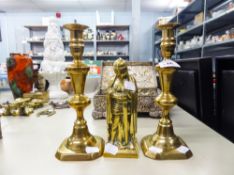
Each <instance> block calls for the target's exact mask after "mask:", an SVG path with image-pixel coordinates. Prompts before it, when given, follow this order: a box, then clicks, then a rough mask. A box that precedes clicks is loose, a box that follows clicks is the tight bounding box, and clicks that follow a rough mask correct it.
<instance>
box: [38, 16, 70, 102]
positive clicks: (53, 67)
mask: <svg viewBox="0 0 234 175" xmlns="http://www.w3.org/2000/svg"><path fill="white" fill-rule="evenodd" d="M67 65H68V64H67V63H66V62H65V57H64V45H63V42H62V39H61V31H60V26H59V25H58V21H57V19H56V18H54V17H51V19H50V20H49V25H48V31H47V33H46V34H45V40H44V59H43V61H42V62H41V70H40V72H41V74H42V75H43V76H44V77H45V79H47V80H48V81H49V83H50V87H49V96H50V98H51V99H63V98H67V97H68V94H67V93H66V92H64V91H62V90H61V89H60V81H61V80H62V79H64V78H65V77H66V72H65V68H66V66H67Z"/></svg>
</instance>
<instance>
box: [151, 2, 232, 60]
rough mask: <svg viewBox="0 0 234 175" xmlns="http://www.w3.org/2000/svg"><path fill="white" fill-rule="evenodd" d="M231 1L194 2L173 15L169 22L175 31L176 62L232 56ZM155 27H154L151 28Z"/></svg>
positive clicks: (155, 48) (155, 44)
mask: <svg viewBox="0 0 234 175" xmlns="http://www.w3.org/2000/svg"><path fill="white" fill-rule="evenodd" d="M233 17H234V1H233V0H194V1H192V2H191V3H190V4H189V5H188V6H187V7H186V8H184V9H183V10H182V11H180V12H179V13H178V14H177V15H175V16H174V17H173V18H172V19H171V21H175V22H177V23H178V27H177V29H176V40H177V47H176V50H175V55H174V57H175V58H176V59H180V58H181V59H183V58H195V57H204V56H217V55H224V54H225V55H227V54H229V55H232V54H234V51H233V47H234V46H233V43H234V39H233V38H234V35H233V33H234V29H233V26H234V22H233ZM154 28H155V26H154ZM158 33H159V32H158V31H156V32H155V33H154V45H153V48H154V55H153V58H155V57H157V58H160V57H161V56H160V55H156V54H155V53H157V52H158V51H157V50H159V48H160V38H157V37H155V35H158Z"/></svg>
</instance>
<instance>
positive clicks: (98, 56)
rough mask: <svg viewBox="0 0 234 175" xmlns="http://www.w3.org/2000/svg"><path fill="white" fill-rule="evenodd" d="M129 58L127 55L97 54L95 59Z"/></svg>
mask: <svg viewBox="0 0 234 175" xmlns="http://www.w3.org/2000/svg"><path fill="white" fill-rule="evenodd" d="M119 57H121V58H129V56H128V55H97V59H100V58H119Z"/></svg>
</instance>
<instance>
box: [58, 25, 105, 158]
mask: <svg viewBox="0 0 234 175" xmlns="http://www.w3.org/2000/svg"><path fill="white" fill-rule="evenodd" d="M64 28H65V29H68V30H69V31H70V50H71V54H72V56H73V64H71V65H70V66H69V67H67V69H66V71H67V72H68V74H69V75H70V77H71V80H72V86H73V89H74V93H75V95H74V96H73V97H72V98H71V99H70V100H69V105H70V106H71V107H72V108H74V109H75V110H76V113H77V119H76V121H75V123H74V127H73V132H72V135H71V136H70V137H69V138H67V139H65V140H64V142H63V143H62V144H61V146H60V147H59V149H58V151H57V153H56V155H55V156H56V157H57V158H58V159H59V160H73V161H75V160H93V159H96V158H98V157H100V156H102V154H103V151H104V140H103V139H102V138H101V137H98V136H93V135H91V134H90V132H89V130H88V127H87V124H86V121H85V119H84V117H83V111H84V109H85V108H86V107H87V106H88V105H89V104H90V99H89V98H88V97H86V96H85V95H84V87H85V80H86V76H87V73H88V71H89V67H88V66H87V65H85V64H84V63H83V62H82V55H83V52H84V40H83V31H84V30H85V29H86V28H87V26H85V25H81V24H76V23H75V24H66V25H64Z"/></svg>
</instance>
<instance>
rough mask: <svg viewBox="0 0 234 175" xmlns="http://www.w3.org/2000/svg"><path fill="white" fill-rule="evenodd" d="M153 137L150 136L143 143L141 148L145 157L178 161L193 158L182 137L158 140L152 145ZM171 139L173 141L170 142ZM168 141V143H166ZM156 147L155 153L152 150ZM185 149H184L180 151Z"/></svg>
mask: <svg viewBox="0 0 234 175" xmlns="http://www.w3.org/2000/svg"><path fill="white" fill-rule="evenodd" d="M152 137H155V136H154V135H148V136H146V137H144V138H143V139H142V141H141V147H142V150H143V153H144V154H145V156H147V157H149V158H151V159H156V160H177V159H188V158H190V157H192V155H193V154H192V152H191V150H190V149H189V147H188V146H187V145H186V144H185V142H184V141H183V140H182V139H181V138H180V137H177V136H176V137H173V138H158V139H157V140H156V141H155V142H154V144H153V145H152ZM170 139H171V140H170ZM165 140H167V141H165ZM150 147H154V151H152V150H150ZM180 148H183V149H180Z"/></svg>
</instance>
